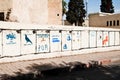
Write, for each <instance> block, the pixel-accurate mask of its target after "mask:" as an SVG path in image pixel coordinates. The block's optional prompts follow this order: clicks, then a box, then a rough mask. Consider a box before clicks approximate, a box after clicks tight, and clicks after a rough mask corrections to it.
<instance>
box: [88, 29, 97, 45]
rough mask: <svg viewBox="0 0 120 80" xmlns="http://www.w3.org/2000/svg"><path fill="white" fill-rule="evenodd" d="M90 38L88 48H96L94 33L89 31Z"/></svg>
mask: <svg viewBox="0 0 120 80" xmlns="http://www.w3.org/2000/svg"><path fill="white" fill-rule="evenodd" d="M89 36H90V47H96V43H97V40H96V31H90V33H89Z"/></svg>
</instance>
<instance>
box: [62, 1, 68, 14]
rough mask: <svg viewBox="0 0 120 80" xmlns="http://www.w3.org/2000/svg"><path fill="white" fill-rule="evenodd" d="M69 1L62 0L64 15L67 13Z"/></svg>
mask: <svg viewBox="0 0 120 80" xmlns="http://www.w3.org/2000/svg"><path fill="white" fill-rule="evenodd" d="M66 6H67V3H66V1H65V0H62V15H64V14H65V13H66V8H67V7H66Z"/></svg>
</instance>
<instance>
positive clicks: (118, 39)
mask: <svg viewBox="0 0 120 80" xmlns="http://www.w3.org/2000/svg"><path fill="white" fill-rule="evenodd" d="M119 44H120V33H119V32H115V45H119Z"/></svg>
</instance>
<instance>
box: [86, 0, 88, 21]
mask: <svg viewBox="0 0 120 80" xmlns="http://www.w3.org/2000/svg"><path fill="white" fill-rule="evenodd" d="M85 5H86V19H88V0H85Z"/></svg>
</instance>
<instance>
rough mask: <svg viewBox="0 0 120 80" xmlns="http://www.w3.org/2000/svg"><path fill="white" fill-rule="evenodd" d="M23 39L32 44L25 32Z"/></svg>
mask: <svg viewBox="0 0 120 80" xmlns="http://www.w3.org/2000/svg"><path fill="white" fill-rule="evenodd" d="M25 40H26V43H31V44H32V41H31V40H30V39H29V37H28V36H27V35H26V34H25Z"/></svg>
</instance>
